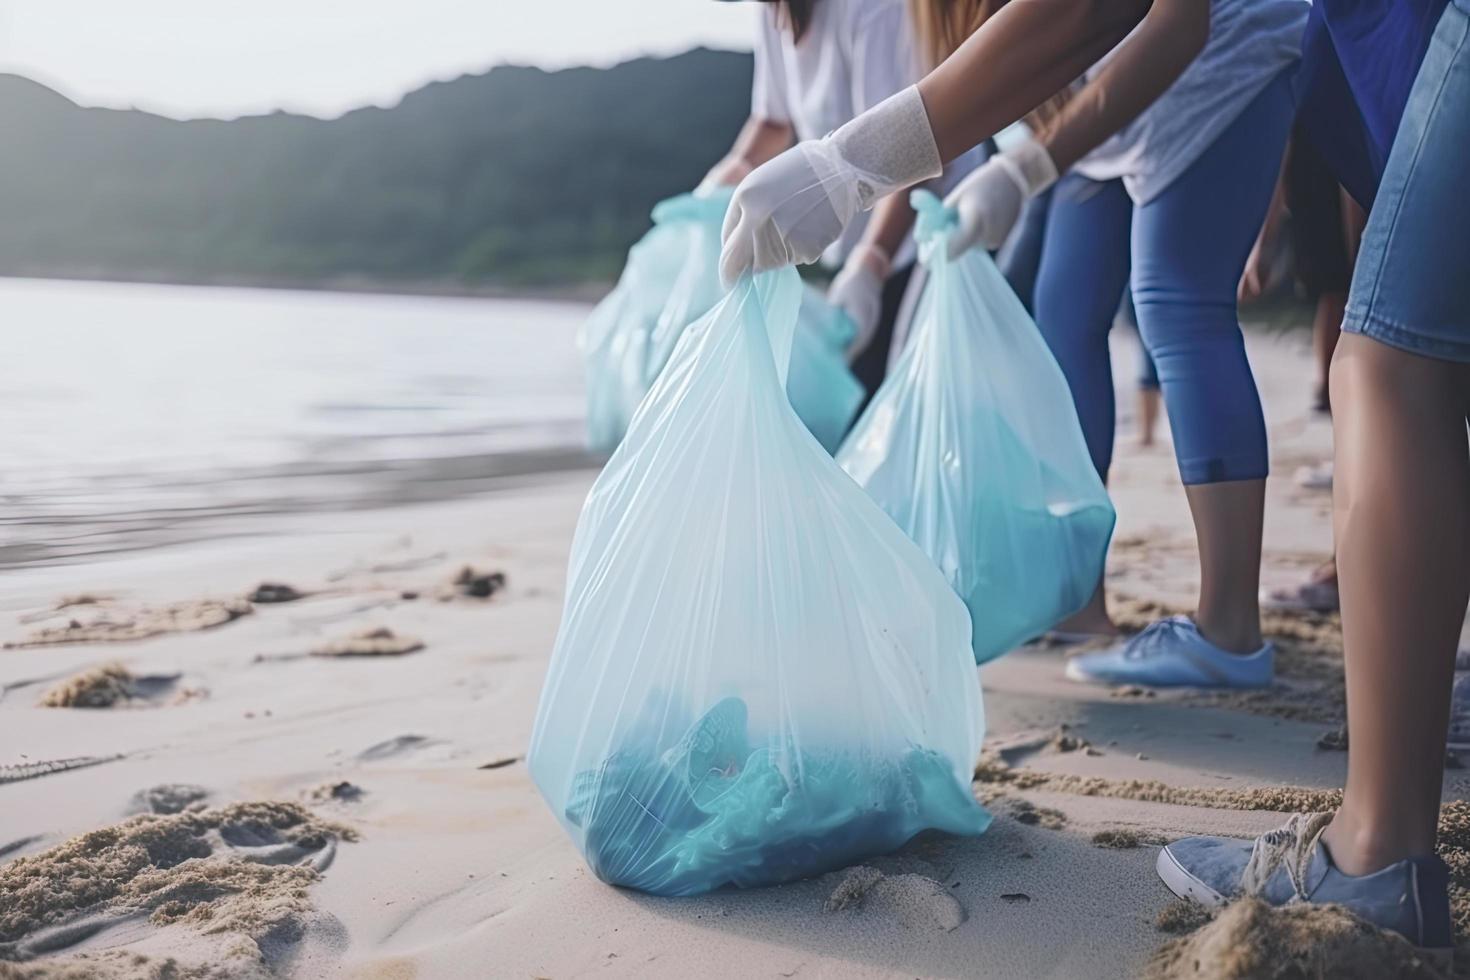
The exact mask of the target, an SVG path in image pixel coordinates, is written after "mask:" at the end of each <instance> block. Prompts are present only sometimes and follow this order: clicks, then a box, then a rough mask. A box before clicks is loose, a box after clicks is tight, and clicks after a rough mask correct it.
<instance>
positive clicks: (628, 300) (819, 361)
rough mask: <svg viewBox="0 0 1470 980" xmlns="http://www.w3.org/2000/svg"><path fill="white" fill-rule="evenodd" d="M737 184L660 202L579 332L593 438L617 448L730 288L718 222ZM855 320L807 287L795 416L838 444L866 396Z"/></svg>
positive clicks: (796, 354)
mask: <svg viewBox="0 0 1470 980" xmlns="http://www.w3.org/2000/svg"><path fill="white" fill-rule="evenodd" d="M732 193H733V188H716V189H714V190H712V191H708V192H705V193H701V194H698V195H696V194H680V195H677V196H675V197H671V198H669V199H667V200H664V201H660V202H659V203H658V204H657V205H655V206H654V209H653V221H654V226H653V228H652V230H650V231H649V232H648V234H647V235H645V236H644V238H643V239H642V240H640V241H639V242H638V243H637V244H636V245H634V246H633V248H632V249H631V250H630V251H629V254H628V262H627V265H626V266H625V267H624V270H623V275H622V277H621V278H620V279H619V280H618V284H617V286H616V287H615V288H614V290H613V292H612V293H610V294H609V295H608V296H607V298H605V299H604V300H603V301H602V303H600V304H598V306H597V308H596V309H595V310H594V311H593V314H592V316H591V317H590V318H589V319H588V321H587V324H586V325H585V326H584V328H583V330H582V333H581V335H580V345H581V348H582V351H583V354H584V357H585V359H586V362H587V386H588V405H587V413H588V420H587V421H588V443H589V445H590V447H591V448H593V449H594V450H599V451H603V452H610V451H611V450H612V449H613V447H615V446H616V445H617V443H618V441H619V440H621V439H622V436H623V432H624V431H625V430H626V428H627V424H628V420H629V419H631V417H632V414H633V410H634V409H636V408H637V406H638V403H639V402H640V401H641V400H642V398H643V396H644V395H645V394H646V393H647V391H648V389H649V387H650V386H652V384H653V382H654V380H655V379H656V378H657V377H658V376H659V374H660V373H661V372H662V371H663V368H664V365H665V364H667V363H668V360H669V358H670V357H671V356H672V354H673V352H674V348H675V347H676V346H677V345H678V343H679V339H680V337H682V336H683V334H684V331H685V330H686V329H687V328H688V327H689V325H690V324H692V323H694V322H695V321H696V320H698V319H699V318H700V317H702V316H703V315H704V314H705V313H707V312H708V311H709V310H710V309H711V308H712V307H713V306H714V305H715V303H716V302H717V301H719V299H720V298H721V297H722V296H723V295H724V293H725V290H724V289H723V288H722V287H721V285H720V276H719V256H720V227H721V224H722V222H723V220H724V216H725V210H726V208H727V207H728V206H729V203H730V197H731V195H732ZM852 332H853V327H852V322H851V321H850V320H849V319H848V318H847V317H846V315H845V314H843V313H842V312H841V311H840V310H837V309H836V308H834V307H832V306H831V305H830V304H828V303H827V301H826V299H825V297H823V296H822V294H821V293H819V292H817V291H816V290H814V289H806V290H804V291H803V295H802V301H801V318H800V320H799V322H798V325H797V332H796V336H795V340H794V342H793V353H792V361H791V375H790V378H789V382H788V386H787V387H788V394H789V395H790V398H791V402H792V405H793V407H794V408H795V409H796V412H797V415H798V416H799V417H800V418H801V419H802V420H803V421H804V422H806V424H807V427H808V428H809V429H811V431H812V433H813V434H814V435H815V436H816V437H817V439H818V441H820V442H821V443H822V445H824V446H825V447H826V448H827V451H828V452H834V451H836V449H837V446H838V444H839V443H840V442H841V439H842V436H843V434H844V433H846V431H847V429H848V427H849V426H850V425H851V423H852V419H853V416H854V415H855V414H856V413H857V409H858V406H859V405H860V404H861V403H862V399H863V389H862V385H861V384H860V383H859V382H858V380H857V379H856V378H855V377H853V375H852V372H851V371H849V370H848V367H847V362H846V359H845V356H844V351H845V350H846V348H847V344H848V342H849V341H850V340H851V338H852Z"/></svg>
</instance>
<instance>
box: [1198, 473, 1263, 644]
mask: <svg viewBox="0 0 1470 980" xmlns="http://www.w3.org/2000/svg"><path fill="white" fill-rule="evenodd" d="M1184 492H1185V495H1186V496H1187V497H1188V498H1189V510H1190V513H1192V514H1193V515H1194V533H1195V537H1196V538H1197V539H1198V540H1199V564H1200V590H1199V613H1198V614H1197V615H1196V617H1195V623H1196V625H1198V626H1199V629H1200V632H1201V633H1203V634H1204V636H1205V639H1207V640H1209V641H1210V642H1211V643H1213V644H1215V645H1216V646H1217V647H1220V648H1221V649H1223V650H1229V651H1231V652H1233V653H1254V652H1255V651H1256V650H1259V649H1260V648H1261V606H1260V587H1261V535H1262V526H1263V524H1264V522H1265V512H1266V481H1265V480H1232V481H1228V482H1224V483H1200V484H1195V485H1192V486H1186V487H1185V488H1184Z"/></svg>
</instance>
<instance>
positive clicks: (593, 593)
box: [528, 268, 990, 895]
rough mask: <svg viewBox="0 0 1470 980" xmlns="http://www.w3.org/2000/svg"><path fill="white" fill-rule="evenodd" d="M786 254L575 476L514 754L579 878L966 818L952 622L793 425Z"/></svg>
mask: <svg viewBox="0 0 1470 980" xmlns="http://www.w3.org/2000/svg"><path fill="white" fill-rule="evenodd" d="M801 290H802V286H801V283H800V281H799V279H798V277H797V275H796V272H795V271H794V270H792V269H789V268H788V269H784V270H781V271H779V272H774V273H767V274H765V275H763V276H760V277H756V278H754V279H752V278H750V277H746V278H745V279H744V280H743V281H742V282H741V283H739V284H737V286H736V287H735V288H734V289H733V290H732V291H731V292H730V293H729V294H728V295H727V296H726V297H724V298H723V299H722V300H721V301H720V302H719V303H717V304H716V306H715V307H714V309H713V310H711V311H710V312H709V313H708V314H707V315H706V316H704V317H702V318H700V319H699V320H698V321H696V322H695V323H694V324H692V325H690V326H689V327H688V328H687V329H686V330H685V331H684V334H683V336H682V337H681V339H680V341H679V343H678V344H677V345H676V346H675V349H674V351H673V354H672V355H671V357H670V359H669V363H668V364H667V365H666V366H665V368H664V370H663V372H662V373H661V374H660V375H659V377H658V379H657V381H655V382H654V385H653V388H652V389H651V390H650V391H649V393H648V396H647V397H646V398H645V399H644V400H643V402H642V404H640V405H639V407H638V410H637V411H636V412H635V413H634V416H633V419H632V422H631V424H630V426H629V428H628V432H627V435H626V437H625V438H624V439H623V442H622V444H621V445H620V446H619V447H618V448H617V450H616V451H615V452H614V453H613V455H612V458H611V459H609V460H608V463H607V465H606V467H604V469H603V471H602V473H601V474H600V475H599V476H598V478H597V481H596V482H595V483H594V484H593V486H592V490H591V492H590V493H589V495H588V497H587V502H586V504H585V505H584V506H583V509H582V514H581V517H580V518H579V519H578V522H577V530H576V534H575V536H574V538H573V542H572V553H571V559H570V563H569V566H568V571H567V587H566V600H565V605H564V607H563V611H562V620H561V625H560V628H559V629H558V632H557V638H556V645H555V648H554V649H553V651H552V655H551V664H550V668H549V670H548V673H547V678H546V683H545V686H544V688H543V690H542V694H541V701H540V704H539V706H538V708H537V712H536V722H535V726H534V729H533V731H532V735H531V744H530V749H529V753H528V765H529V769H530V774H531V776H532V778H533V779H534V780H535V782H536V785H537V787H538V788H539V789H540V791H541V794H542V795H543V797H545V799H546V801H547V802H548V803H549V804H550V806H551V809H552V811H553V813H554V814H555V815H556V817H557V819H558V820H560V822H561V824H562V826H563V828H564V829H565V830H566V832H567V833H568V834H569V835H570V837H571V838H572V840H573V841H574V842H575V844H576V845H577V847H578V848H579V849H580V850H581V852H582V854H583V856H584V857H585V858H586V860H587V863H588V864H589V865H590V867H591V868H592V870H593V871H594V872H595V873H596V874H597V875H598V876H599V877H600V878H602V879H603V880H605V881H607V882H610V883H612V884H616V885H622V886H626V887H630V888H636V889H640V890H643V891H647V892H653V893H656V894H661V895H691V894H696V893H699V892H705V891H709V890H712V889H716V888H720V887H724V886H728V885H734V886H741V887H746V886H758V885H767V884H774V883H777V882H782V881H789V880H792V879H796V878H802V877H806V876H809V875H814V874H820V873H822V872H826V871H830V870H833V869H836V868H840V867H843V866H845V865H848V864H851V863H853V862H855V861H861V860H863V859H865V858H868V857H871V856H873V855H876V854H882V853H886V852H889V851H892V850H894V849H895V848H897V847H899V846H901V845H902V844H903V843H904V842H905V841H907V840H908V839H909V838H911V837H912V836H913V835H914V834H916V833H918V832H919V831H921V830H925V829H931V828H932V829H939V830H944V831H949V832H952V833H957V834H978V833H980V832H982V831H983V830H984V829H985V828H986V826H987V825H988V823H989V820H990V817H989V814H987V813H986V811H985V810H984V809H983V808H982V807H981V806H980V804H979V803H978V802H976V800H975V797H974V795H973V794H972V792H971V789H970V781H971V778H972V774H973V769H974V764H975V761H976V758H977V756H978V753H979V748H980V737H981V734H982V732H983V716H982V710H981V699H980V686H979V682H978V679H977V677H976V672H975V667H974V663H973V660H972V658H971V654H970V633H969V614H968V613H967V612H966V611H965V607H964V604H963V603H962V602H961V601H960V600H959V598H958V597H957V596H956V595H955V594H954V592H953V591H952V590H951V589H950V587H949V585H948V583H947V582H946V581H945V580H944V578H943V576H942V575H940V573H939V571H938V570H937V569H936V568H935V567H934V565H933V563H932V562H930V561H929V559H928V558H926V557H925V556H924V554H923V553H922V552H921V551H920V550H919V548H918V547H917V546H916V545H915V544H914V542H912V541H911V540H909V539H908V538H907V537H906V536H905V535H904V533H903V532H902V531H901V530H899V528H898V527H897V526H896V525H895V524H894V523H893V522H892V521H891V520H889V519H888V517H887V516H886V515H885V514H884V513H883V512H882V511H881V510H880V509H879V508H878V506H877V505H876V504H875V503H874V502H873V501H872V499H871V498H869V497H868V496H867V495H866V494H865V493H864V492H863V491H862V489H861V488H860V487H858V486H857V484H855V483H853V481H852V480H851V479H849V478H848V476H847V475H846V474H844V473H843V472H842V470H841V469H839V468H838V466H837V464H836V462H835V461H834V460H833V459H832V457H831V456H830V455H829V454H828V453H827V452H826V451H825V450H824V449H823V448H822V447H821V445H819V444H818V442H817V441H816V439H815V438H814V437H813V436H812V435H811V433H810V432H809V431H808V430H807V429H806V427H805V426H804V425H803V423H802V422H801V421H800V420H799V419H798V418H797V415H796V413H795V411H794V410H793V409H792V407H791V404H790V402H789V400H788V397H787V395H786V381H787V367H788V364H789V363H790V361H791V357H792V349H793V347H792V345H793V336H794V333H795V330H796V323H797V318H798V306H799V304H800V303H801Z"/></svg>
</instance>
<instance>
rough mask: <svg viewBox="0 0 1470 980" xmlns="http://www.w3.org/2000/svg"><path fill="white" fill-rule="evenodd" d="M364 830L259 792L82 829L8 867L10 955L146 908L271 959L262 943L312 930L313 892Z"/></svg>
mask: <svg viewBox="0 0 1470 980" xmlns="http://www.w3.org/2000/svg"><path fill="white" fill-rule="evenodd" d="M354 836H355V835H354V833H353V832H352V831H351V830H350V829H348V828H346V827H342V826H340V825H337V824H332V823H328V822H326V821H323V820H321V819H320V818H318V817H316V816H314V815H313V814H312V813H311V812H310V811H308V810H306V809H304V808H303V807H301V806H299V805H297V804H294V803H267V802H250V803H235V804H231V805H230V806H226V807H220V808H217V809H208V810H187V811H185V812H182V813H178V814H172V815H152V814H147V815H143V816H137V817H133V818H131V819H129V820H126V821H124V822H122V823H120V824H116V825H114V826H111V827H104V828H102V829H101V830H94V831H92V832H91V833H87V834H83V835H81V836H79V837H74V838H72V839H71V840H68V841H66V842H65V843H62V844H59V845H57V846H56V847H53V848H50V849H49V850H46V851H42V852H40V853H39V854H35V855H32V856H29V857H21V858H17V859H16V860H14V861H12V862H11V863H10V864H7V865H5V866H4V867H0V960H4V959H9V960H20V961H24V960H26V959H29V958H31V957H32V956H34V955H37V954H39V953H41V952H55V951H57V950H62V949H65V948H66V947H67V946H70V945H73V944H74V943H76V942H79V941H80V940H82V939H84V938H87V937H88V936H92V935H95V934H96V933H98V932H100V931H102V930H105V929H107V928H109V927H110V926H112V925H116V924H119V923H121V922H125V921H130V920H134V919H137V918H140V917H144V916H146V917H147V918H148V919H149V920H150V921H151V922H153V923H154V924H156V925H168V924H172V923H183V924H186V925H189V926H192V927H194V928H195V929H197V930H198V931H199V932H201V933H203V934H206V935H216V936H227V937H228V938H229V940H230V941H229V944H228V946H225V947H223V948H222V949H221V954H222V955H224V956H228V957H229V958H232V959H242V960H243V961H244V962H246V963H251V964H259V963H262V962H264V960H265V954H264V950H263V947H262V944H263V943H269V944H271V945H272V946H278V945H280V944H281V943H282V942H283V941H290V940H292V939H293V938H297V937H299V936H301V935H302V934H303V932H304V929H305V924H306V918H307V915H308V913H309V912H310V911H311V906H310V902H309V900H308V897H307V890H308V889H309V888H310V886H311V884H312V883H313V882H315V881H316V880H317V878H318V877H319V873H320V869H322V868H325V867H326V865H327V864H328V863H329V862H330V859H331V856H332V854H333V853H334V851H335V847H336V842H337V841H338V840H352V839H353V838H354ZM211 959H212V960H214V959H215V958H213V957H212V958H211ZM145 975H146V974H145Z"/></svg>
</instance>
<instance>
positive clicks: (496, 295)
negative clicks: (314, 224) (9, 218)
mask: <svg viewBox="0 0 1470 980" xmlns="http://www.w3.org/2000/svg"><path fill="white" fill-rule="evenodd" d="M6 281H13V282H44V283H91V282H95V283H106V284H108V285H122V286H180V287H187V288H195V289H262V290H272V291H278V292H297V293H349V294H356V295H367V296H423V297H443V298H446V299H510V300H547V301H554V302H566V303H588V304H591V303H596V302H597V301H598V300H600V299H602V297H603V296H605V295H606V294H607V293H608V291H609V290H611V289H612V287H613V283H612V282H603V281H597V280H590V281H583V282H568V283H558V284H555V285H546V286H504V285H496V284H493V283H480V284H475V283H463V282H457V281H455V280H452V279H428V280H402V281H400V280H387V279H373V278H371V277H367V276H339V277H333V278H330V279H286V278H279V279H278V278H272V277H268V276H197V277H191V276H176V275H169V274H165V273H159V274H157V275H122V274H118V273H109V272H107V271H106V270H101V269H85V270H78V271H76V272H64V271H55V270H48V271H46V272H37V273H30V272H0V283H3V282H6Z"/></svg>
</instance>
